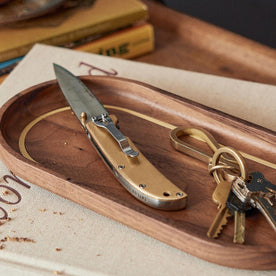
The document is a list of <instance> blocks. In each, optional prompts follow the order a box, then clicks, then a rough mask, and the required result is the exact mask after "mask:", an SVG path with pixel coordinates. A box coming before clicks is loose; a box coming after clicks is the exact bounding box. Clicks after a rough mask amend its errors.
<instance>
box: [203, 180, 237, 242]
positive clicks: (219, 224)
mask: <svg viewBox="0 0 276 276" xmlns="http://www.w3.org/2000/svg"><path fill="white" fill-rule="evenodd" d="M231 187H232V183H231V182H227V181H221V182H219V183H218V185H217V187H216V189H215V191H214V193H213V201H214V202H216V203H217V204H218V209H219V212H218V214H217V215H216V217H215V219H214V220H213V223H212V224H211V226H210V228H209V230H208V232H207V236H208V237H210V238H218V236H219V234H220V233H221V231H222V229H223V226H225V225H226V224H227V220H228V218H229V217H231V216H232V214H231V212H230V211H229V209H228V208H227V206H226V201H227V198H228V194H229V192H230V191H231Z"/></svg>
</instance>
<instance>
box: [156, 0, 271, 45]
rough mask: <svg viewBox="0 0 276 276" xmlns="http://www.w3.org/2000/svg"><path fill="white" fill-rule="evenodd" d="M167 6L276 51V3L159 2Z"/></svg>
mask: <svg viewBox="0 0 276 276" xmlns="http://www.w3.org/2000/svg"><path fill="white" fill-rule="evenodd" d="M159 1H160V2H162V3H163V4H164V5H166V6H168V7H170V8H172V9H175V10H177V11H180V12H183V13H185V14H188V15H191V16H194V17H197V18H199V19H202V20H204V21H207V22H209V23H212V24H214V25H217V26H220V27H222V28H225V29H227V30H230V31H232V32H234V33H238V34H240V35H242V36H245V37H247V38H250V39H252V40H255V41H258V42H260V43H262V44H266V45H268V46H270V47H273V48H276V0H159Z"/></svg>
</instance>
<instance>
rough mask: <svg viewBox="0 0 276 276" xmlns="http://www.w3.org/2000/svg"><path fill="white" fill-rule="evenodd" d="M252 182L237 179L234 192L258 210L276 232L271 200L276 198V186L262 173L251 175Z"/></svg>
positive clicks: (234, 183)
mask: <svg viewBox="0 0 276 276" xmlns="http://www.w3.org/2000/svg"><path fill="white" fill-rule="evenodd" d="M250 176H251V178H252V179H251V181H250V182H247V181H244V180H243V179H241V178H239V177H238V178H237V179H236V180H235V181H234V182H233V186H232V190H233V192H234V193H235V194H236V196H237V197H238V198H239V199H240V200H241V201H242V202H244V203H246V204H250V205H251V206H252V207H253V208H257V209H258V210H259V211H260V212H261V213H262V214H263V215H264V216H265V218H266V219H267V221H268V222H269V224H270V225H271V226H272V228H273V229H274V231H276V214H275V211H274V209H273V207H272V206H273V203H272V201H271V199H273V198H274V199H275V198H276V186H275V185H273V184H271V183H270V182H269V181H267V180H266V179H265V178H264V176H263V175H262V174H261V173H260V172H254V173H251V174H250Z"/></svg>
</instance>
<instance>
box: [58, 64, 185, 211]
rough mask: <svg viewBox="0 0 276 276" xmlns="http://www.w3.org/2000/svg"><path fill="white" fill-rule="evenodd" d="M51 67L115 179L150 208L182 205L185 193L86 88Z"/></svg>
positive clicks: (183, 205) (168, 207) (59, 67)
mask: <svg viewBox="0 0 276 276" xmlns="http://www.w3.org/2000/svg"><path fill="white" fill-rule="evenodd" d="M54 70H55V74H56V78H57V81H58V84H59V86H60V88H61V90H62V92H63V94H64V96H65V98H66V100H67V101H68V103H69V105H70V106H71V109H72V110H73V112H74V113H75V115H76V117H77V118H78V119H79V121H80V123H81V124H82V126H83V128H84V129H85V131H86V133H87V136H88V138H89V139H90V140H91V142H92V144H93V145H94V147H95V149H96V150H97V152H98V153H99V155H100V156H101V157H102V159H103V160H104V161H105V163H106V165H107V167H108V168H109V169H110V170H111V171H112V173H113V174H114V175H115V177H116V178H117V179H118V180H119V182H120V183H121V184H122V185H123V186H124V187H125V188H126V189H127V190H128V191H129V192H130V193H131V194H132V195H133V196H135V197H136V198H137V199H139V200H140V201H142V202H143V203H145V204H146V205H149V206H151V207H154V208H157V209H162V210H180V209H183V208H185V206H186V202H187V194H185V193H184V192H183V191H182V190H180V189H179V188H178V187H177V186H175V185H174V184H173V183H171V182H170V181H169V180H168V179H167V178H166V177H165V176H164V175H162V174H161V173H160V172H159V171H158V170H157V169H156V168H155V167H154V166H153V165H152V164H151V163H150V162H149V161H148V160H147V159H146V158H145V156H143V155H142V154H141V152H139V151H138V149H137V148H136V147H135V146H134V145H133V143H132V142H131V141H130V140H129V139H128V138H127V137H125V136H124V135H123V134H122V133H121V132H120V131H119V130H118V129H117V127H116V126H115V124H114V122H113V120H112V115H110V116H109V113H108V111H107V110H106V109H105V108H104V106H103V105H102V104H101V103H100V102H99V100H98V99H97V98H96V96H95V95H94V94H93V93H92V92H91V91H90V90H89V88H88V87H87V86H86V85H85V84H84V83H83V82H82V81H81V80H80V79H79V78H77V77H76V76H74V75H73V74H72V73H70V72H69V71H67V70H66V69H64V68H63V67H61V66H59V65H57V64H54ZM114 121H115V120H114Z"/></svg>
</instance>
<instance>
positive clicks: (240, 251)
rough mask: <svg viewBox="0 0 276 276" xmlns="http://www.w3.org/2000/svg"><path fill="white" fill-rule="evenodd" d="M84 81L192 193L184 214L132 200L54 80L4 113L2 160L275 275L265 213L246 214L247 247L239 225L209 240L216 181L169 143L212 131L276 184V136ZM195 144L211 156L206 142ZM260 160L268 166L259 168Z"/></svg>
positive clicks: (124, 217) (217, 255)
mask: <svg viewBox="0 0 276 276" xmlns="http://www.w3.org/2000/svg"><path fill="white" fill-rule="evenodd" d="M81 79H82V80H83V81H84V82H85V83H86V85H87V86H88V87H89V88H90V89H91V90H92V91H93V92H94V93H95V95H96V96H97V97H98V98H99V100H100V101H101V102H102V103H104V104H105V106H106V108H107V109H108V111H109V113H110V114H115V115H116V116H117V117H118V119H119V122H120V124H119V125H120V129H121V131H122V132H123V133H124V134H125V135H126V136H128V137H130V139H131V140H132V141H133V142H134V143H135V145H136V146H137V147H138V148H139V149H140V150H141V152H142V153H143V154H144V155H145V156H146V157H147V158H148V159H149V161H151V162H152V163H153V164H154V165H155V166H156V167H157V168H158V169H159V170H160V171H161V172H162V173H163V174H164V175H165V176H166V177H167V178H168V179H170V180H171V181H172V182H173V183H174V184H175V185H177V186H179V187H180V188H181V189H182V190H184V191H185V192H186V193H187V194H188V204H187V207H186V209H184V210H181V211H160V210H156V209H153V208H151V207H148V206H146V205H144V204H143V203H141V202H139V201H138V200H136V199H135V198H134V197H133V196H132V195H130V194H129V193H128V192H127V191H126V190H125V189H124V188H123V187H122V186H121V184H119V182H117V180H116V179H115V178H114V177H113V175H112V174H111V173H110V172H109V170H108V169H107V167H106V166H105V164H104V163H103V161H102V160H101V158H100V157H99V156H98V155H97V153H96V151H95V150H94V148H93V147H92V145H91V143H90V141H89V140H88V138H87V137H86V134H85V132H84V130H83V129H82V127H81V125H80V124H79V122H78V120H77V119H76V118H75V116H74V115H73V114H72V112H71V111H70V109H69V108H68V107H67V102H66V100H65V99H64V97H63V95H62V93H61V91H60V89H59V87H58V85H57V83H56V81H50V82H46V83H42V84H39V85H37V86H34V87H31V88H29V89H27V90H25V91H23V92H22V93H20V94H18V95H17V96H15V97H13V98H12V99H11V100H9V101H8V102H7V103H6V104H5V105H4V106H3V107H2V108H1V111H0V116H1V136H0V143H1V150H0V155H1V159H2V160H3V162H4V163H5V164H6V165H7V167H8V168H9V169H10V170H11V171H12V172H14V173H15V174H16V175H18V176H20V177H22V178H24V179H26V180H27V181H30V182H31V183H33V184H36V185H38V186H41V187H43V188H45V189H47V190H49V191H51V192H53V193H56V194H58V195H61V196H63V197H65V198H67V199H70V200H72V201H74V202H76V203H78V204H81V205H83V206H85V207H87V208H90V209H92V210H94V211H96V212H98V213H100V214H102V215H104V216H107V217H109V218H112V219H114V220H116V221H119V222H121V223H124V224H126V225H128V226H130V227H132V228H134V229H136V230H138V231H141V232H143V233H145V234H147V235H149V236H151V237H154V238H156V239H158V240H160V241H162V242H165V243H167V244H169V245H171V246H174V247H176V248H179V249H181V250H183V251H185V252H187V253H190V254H192V255H194V256H197V257H199V258H202V259H204V260H207V261H210V262H214V263H217V264H221V265H225V266H230V267H236V268H244V269H258V270H268V269H276V233H275V232H274V231H273V229H272V227H271V226H270V225H269V224H268V222H267V221H266V220H265V218H264V217H263V216H262V215H261V213H260V212H259V211H258V210H255V211H253V212H251V213H250V214H248V215H247V218H246V238H245V239H246V240H245V243H244V244H243V245H238V244H234V243H233V241H232V240H233V228H234V227H233V226H234V221H233V219H230V220H229V222H228V225H227V226H226V227H225V228H224V230H223V232H222V234H221V236H220V237H219V238H218V239H211V238H208V237H207V236H206V233H207V231H208V228H209V226H210V225H211V223H212V221H213V219H214V217H215V215H216V213H217V205H216V204H215V203H213V201H212V193H213V191H214V189H215V187H216V184H215V181H214V179H213V177H212V176H210V175H209V174H208V171H207V164H205V163H203V162H201V161H198V160H196V159H193V158H191V157H189V156H186V155H185V154H182V153H180V152H177V151H176V150H175V149H174V148H173V147H172V146H171V145H170V141H169V133H170V130H171V129H172V128H173V127H174V126H184V127H190V126H193V127H201V128H204V129H206V130H208V131H210V132H211V133H212V134H213V136H214V137H215V138H216V140H217V141H218V142H219V143H221V144H223V145H228V146H232V147H234V148H236V149H238V150H240V151H242V152H245V153H247V154H250V155H253V156H255V157H258V158H260V159H261V161H260V162H255V161H251V160H247V159H246V160H247V161H248V167H249V171H250V172H253V171H256V170H258V171H261V172H262V173H263V174H264V175H265V177H266V178H267V179H268V180H269V181H271V182H272V183H273V181H274V182H275V180H276V169H275V168H276V165H275V161H276V160H275V156H276V136H275V133H273V132H270V131H268V130H265V129H262V128H260V127H257V126H254V125H251V124H248V123H247V122H244V121H241V120H238V119H236V118H233V117H230V116H228V115H226V114H223V113H220V112H218V111H215V110H212V109H209V108H206V107H203V106H201V105H199V104H196V103H194V102H191V101H189V100H186V99H183V98H180V97H178V96H175V95H172V94H170V93H168V92H165V91H161V90H159V89H156V88H153V87H150V86H148V85H144V84H141V83H138V82H134V81H127V80H123V79H120V78H112V77H82V78H81ZM190 140H191V142H193V143H195V144H200V146H201V147H202V148H203V149H207V146H206V145H205V144H204V143H203V142H198V141H197V142H196V140H195V139H193V138H190ZM262 159H263V160H266V161H268V164H267V165H263V164H261V163H262V162H263V161H262ZM269 162H270V163H269ZM273 162H274V164H273ZM273 166H274V168H273Z"/></svg>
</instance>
